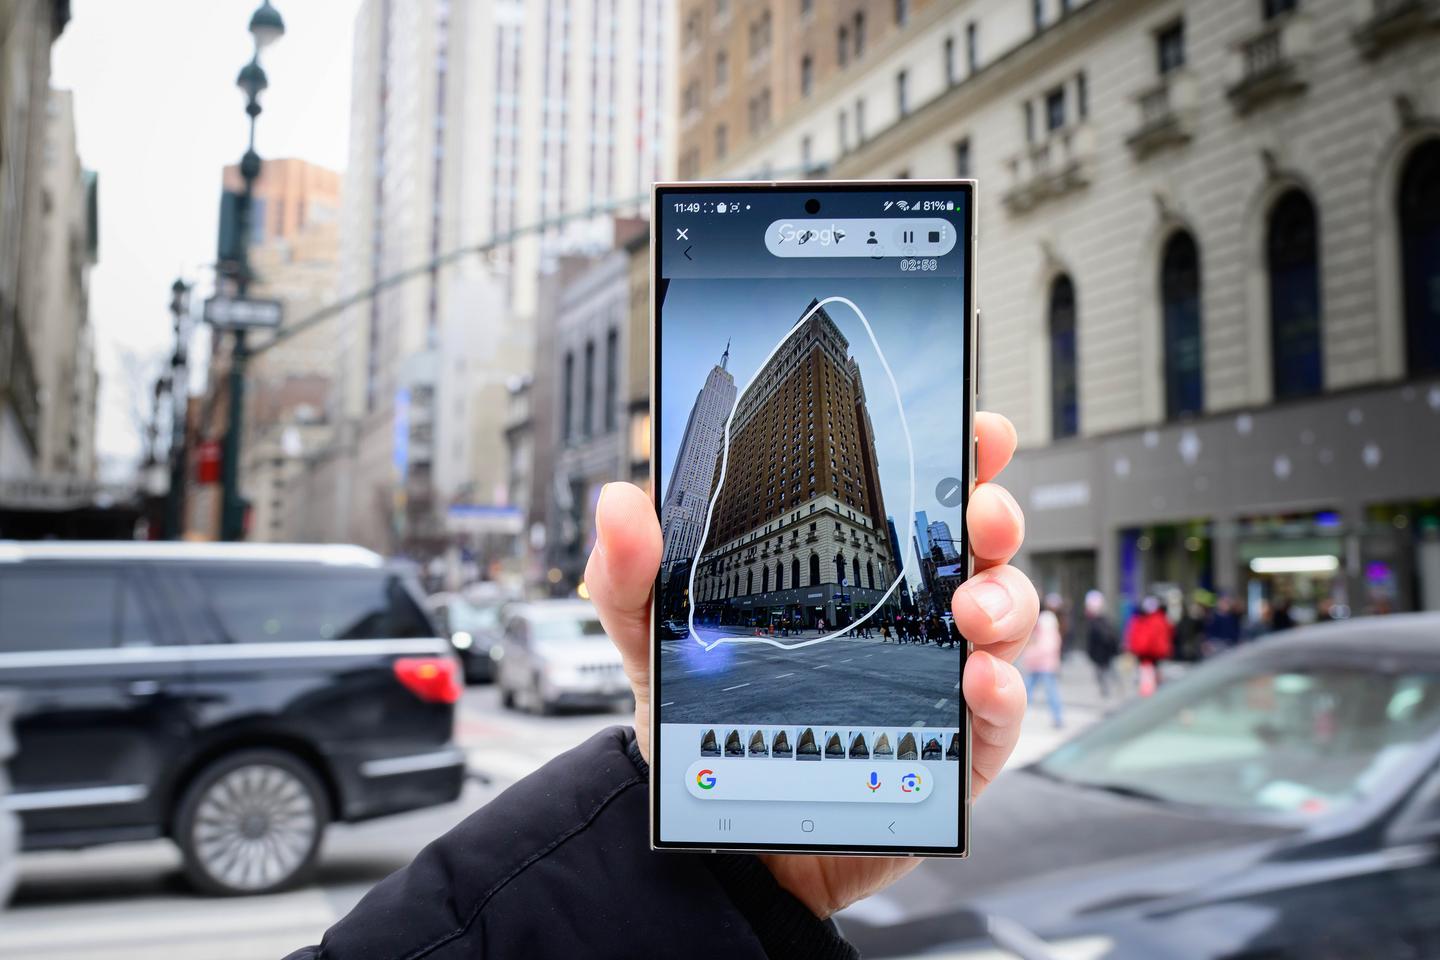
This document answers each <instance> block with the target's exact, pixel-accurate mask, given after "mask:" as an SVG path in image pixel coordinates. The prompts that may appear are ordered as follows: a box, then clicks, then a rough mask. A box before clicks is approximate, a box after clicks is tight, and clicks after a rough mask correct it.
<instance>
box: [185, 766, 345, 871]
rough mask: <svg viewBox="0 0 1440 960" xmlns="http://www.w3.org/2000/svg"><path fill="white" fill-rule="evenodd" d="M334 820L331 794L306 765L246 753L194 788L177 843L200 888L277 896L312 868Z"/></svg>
mask: <svg viewBox="0 0 1440 960" xmlns="http://www.w3.org/2000/svg"><path fill="white" fill-rule="evenodd" d="M329 817H330V810H329V802H328V800H327V798H326V794H325V789H324V787H323V786H322V785H321V783H320V781H319V779H318V778H317V777H316V776H315V773H314V772H313V771H312V770H311V769H310V768H309V766H307V765H306V764H305V763H304V762H303V761H301V760H299V759H297V758H296V757H294V756H293V755H291V754H288V753H283V752H281V751H278V750H242V751H239V752H237V753H233V754H230V755H229V756H225V757H222V758H220V759H219V760H216V761H215V762H214V763H212V764H210V765H209V766H207V767H206V768H205V769H204V770H202V771H201V772H200V774H199V776H197V777H196V778H195V780H194V781H193V782H192V783H191V784H190V786H189V788H188V789H187V790H186V791H185V796H184V799H183V800H182V801H181V802H180V807H179V813H178V815H177V817H176V821H175V841H176V843H178V844H179V846H180V850H181V852H182V853H183V854H184V859H185V873H186V875H187V876H188V877H189V878H190V881H191V882H192V883H194V884H195V886H197V887H199V888H200V889H201V890H203V891H205V892H207V893H214V894H223V895H236V894H255V893H270V892H272V891H275V890H280V889H282V888H285V887H288V886H292V885H294V884H296V883H299V882H301V881H302V880H303V879H305V878H306V877H307V876H308V875H309V874H310V873H311V872H312V871H313V869H314V867H315V860H316V856H317V854H318V853H319V851H320V839H321V837H322V835H323V834H324V831H325V824H326V822H327V821H328V820H329Z"/></svg>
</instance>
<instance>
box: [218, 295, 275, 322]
mask: <svg viewBox="0 0 1440 960" xmlns="http://www.w3.org/2000/svg"><path fill="white" fill-rule="evenodd" d="M280 313H281V309H280V301H279V300H249V299H241V298H239V297H211V298H210V299H208V300H206V301H205V322H206V323H208V324H211V325H212V326H216V327H222V328H224V329H226V330H248V329H250V328H252V327H264V328H268V329H271V330H273V329H275V328H276V327H278V326H280Z"/></svg>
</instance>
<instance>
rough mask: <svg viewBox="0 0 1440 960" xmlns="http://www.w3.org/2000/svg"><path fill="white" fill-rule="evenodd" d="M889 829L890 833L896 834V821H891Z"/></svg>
mask: <svg viewBox="0 0 1440 960" xmlns="http://www.w3.org/2000/svg"><path fill="white" fill-rule="evenodd" d="M887 829H889V831H890V832H891V833H894V832H895V821H894V820H891V821H890V826H889V827H888V828H887Z"/></svg>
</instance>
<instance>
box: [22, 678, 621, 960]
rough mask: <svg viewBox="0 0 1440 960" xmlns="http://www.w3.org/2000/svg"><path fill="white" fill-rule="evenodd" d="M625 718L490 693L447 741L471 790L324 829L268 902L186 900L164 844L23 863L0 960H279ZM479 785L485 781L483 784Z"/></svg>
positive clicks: (475, 701)
mask: <svg viewBox="0 0 1440 960" xmlns="http://www.w3.org/2000/svg"><path fill="white" fill-rule="evenodd" d="M629 721H630V717H629V715H628V714H620V713H606V714H576V715H562V716H558V717H534V716H529V715H526V714H519V713H515V712H513V711H509V710H505V709H503V708H501V707H500V705H499V701H498V698H497V696H496V694H495V691H494V688H492V687H472V688H470V689H469V690H468V691H467V692H466V695H465V698H464V699H463V700H462V701H461V705H460V712H459V717H458V719H457V724H456V734H457V738H458V740H459V742H460V744H461V745H462V746H463V747H464V748H465V749H466V751H467V753H468V754H469V758H470V769H471V772H472V776H471V781H470V782H469V783H468V784H467V785H466V787H465V791H464V793H463V794H462V795H461V797H460V799H459V800H458V801H457V802H456V803H452V804H448V805H446V806H443V807H435V808H432V809H429V810H420V811H416V812H414V813H408V814H402V815H400V816H395V817H386V818H384V819H380V820H374V821H371V822H369V823H362V824H356V825H354V826H347V825H344V824H341V825H336V826H332V827H331V828H330V830H329V831H328V832H327V834H326V838H325V846H324V849H323V850H322V853H321V868H320V873H319V877H318V879H317V881H316V882H315V883H314V884H312V885H310V886H308V887H306V888H304V889H300V890H292V891H289V892H287V893H281V894H276V895H274V896H267V897H239V898H231V899H218V898H212V897H203V896H200V895H198V894H196V893H194V892H192V891H191V890H190V889H189V888H188V887H187V886H186V884H185V881H184V878H183V877H182V875H181V873H180V856H179V854H178V853H177V852H176V850H175V848H174V847H173V846H172V845H171V844H170V843H168V842H167V841H163V840H157V841H150V842H147V843H128V844H116V845H113V846H108V847H97V848H95V849H92V850H79V851H56V852H50V853H37V854H26V855H25V856H23V857H22V858H21V862H20V886H19V888H18V889H17V890H16V892H15V897H14V899H13V901H12V903H11V905H10V907H9V909H7V910H5V911H3V912H0V957H6V958H9V957H14V958H17V960H19V958H25V960H32V958H33V960H95V958H104V960H169V958H172V957H173V958H177V960H178V958H184V960H256V958H271V960H279V958H281V957H283V956H285V955H286V954H287V953H289V952H291V951H292V950H294V949H296V948H297V947H301V946H304V945H306V944H311V943H317V942H319V939H320V935H321V934H322V933H323V932H324V931H325V928H326V927H328V926H330V924H332V923H334V922H335V921H336V920H337V919H339V918H340V917H341V916H343V915H344V914H345V913H347V912H348V911H349V910H350V908H351V907H353V906H354V905H355V903H356V902H357V901H358V900H359V899H360V898H361V897H362V896H364V894H365V892H366V891H367V890H369V889H370V888H371V887H372V886H374V885H375V883H376V882H377V881H379V880H381V879H382V878H384V877H385V876H386V875H388V874H390V873H391V872H393V871H395V870H397V869H399V868H400V867H402V866H404V865H405V864H407V863H409V862H410V859H411V858H412V857H413V856H414V855H415V854H416V853H417V852H419V850H420V848H421V847H423V846H424V845H425V844H427V843H429V842H430V841H431V840H433V839H434V838H436V837H438V836H440V835H441V834H442V833H444V832H445V831H446V830H448V829H449V828H450V827H452V826H453V825H455V824H456V823H458V822H459V821H460V820H462V819H463V818H464V817H465V816H466V815H467V814H469V813H470V812H471V811H473V810H475V809H477V808H479V807H481V806H483V805H484V804H485V803H486V802H487V801H488V800H490V798H491V797H493V796H495V795H496V794H497V793H499V792H500V791H501V790H503V789H504V788H505V787H507V786H509V785H510V784H511V783H514V782H515V781H516V780H519V779H520V778H521V777H524V776H525V775H526V774H528V773H530V772H531V771H533V770H534V769H536V768H537V767H539V766H541V765H542V764H543V763H544V762H545V761H547V760H549V759H550V758H551V757H554V756H555V755H556V754H559V753H561V752H563V751H565V750H567V749H569V748H570V747H572V746H574V745H575V744H577V743H579V742H581V741H582V740H584V739H585V738H586V737H588V736H590V735H591V734H592V733H594V732H596V731H598V730H600V729H602V728H604V727H607V726H610V725H612V724H616V723H628V722H629ZM486 781H488V782H486Z"/></svg>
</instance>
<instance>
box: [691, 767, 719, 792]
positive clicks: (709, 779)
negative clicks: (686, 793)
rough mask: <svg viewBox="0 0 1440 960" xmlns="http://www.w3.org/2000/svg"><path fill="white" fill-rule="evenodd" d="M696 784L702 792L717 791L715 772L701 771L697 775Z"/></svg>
mask: <svg viewBox="0 0 1440 960" xmlns="http://www.w3.org/2000/svg"><path fill="white" fill-rule="evenodd" d="M695 783H696V785H697V786H699V787H700V789H701V790H713V789H715V771H714V770H701V771H700V772H699V773H698V774H696V775H695Z"/></svg>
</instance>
